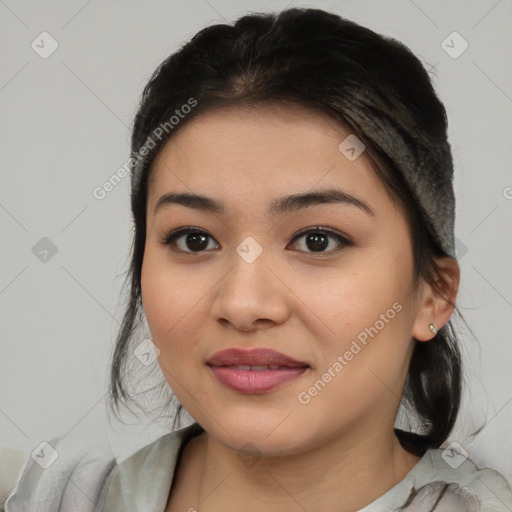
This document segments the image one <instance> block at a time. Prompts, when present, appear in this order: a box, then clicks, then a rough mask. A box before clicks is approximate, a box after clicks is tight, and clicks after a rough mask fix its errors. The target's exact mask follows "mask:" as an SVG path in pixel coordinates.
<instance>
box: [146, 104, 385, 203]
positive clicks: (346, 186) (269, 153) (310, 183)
mask: <svg viewBox="0 0 512 512" xmlns="http://www.w3.org/2000/svg"><path fill="white" fill-rule="evenodd" d="M350 135H351V132H350V130H349V129H348V128H347V127H345V126H343V125H341V124H340V123H338V122H336V121H335V120H334V119H332V118H330V117H329V116H327V115H326V114H322V113H320V112H316V111H313V110H310V109H307V108H302V107H296V106H294V107H289V106H286V107H285V106H275V105H272V106H261V105H259V106H258V107H243V108H242V107H222V108H220V109H216V110H212V111H209V112H206V113H202V114H200V115H199V116H197V117H196V118H194V119H192V120H190V121H189V122H187V123H186V124H185V125H184V126H183V127H182V128H180V130H178V131H177V132H176V134H175V135H173V137H172V138H171V139H170V140H169V141H168V142H167V143H166V144H165V146H164V147H163V148H162V149H161V150H160V152H159V154H158V155H157V157H156V158H155V161H154V163H153V166H152V175H151V181H150V187H149V198H148V207H150V208H151V205H154V204H155V203H156V201H157V200H158V198H159V197H160V196H161V195H162V194H165V193H167V192H169V191H170V190H172V191H180V192H193V193H198V194H204V195H210V196H217V197H219V198H222V199H223V200H224V201H225V202H226V203H230V202H232V203H236V201H237V199H238V200H239V201H241V202H242V203H245V204H247V203H251V202H255V203H256V202H260V201H264V202H269V200H270V199H271V198H274V197H277V196H281V195H285V194H288V193H297V192H304V191H308V190H311V189H314V188H334V187H337V188H340V187H342V188H343V190H344V191H346V192H347V193H352V194H354V195H360V196H361V195H364V196H366V197H372V201H373V202H374V203H375V201H378V200H379V196H380V195H382V194H384V195H385V191H384V189H383V185H382V184H381V183H380V181H379V180H378V178H377V176H376V174H375V171H374V170H373V168H372V166H371V163H370V161H369V160H368V159H367V158H366V156H365V154H364V152H363V153H362V154H361V156H359V157H358V158H356V159H355V160H349V159H348V158H347V156H345V153H343V151H340V148H339V146H340V144H341V143H343V141H344V140H345V139H346V138H347V137H348V136H350Z"/></svg>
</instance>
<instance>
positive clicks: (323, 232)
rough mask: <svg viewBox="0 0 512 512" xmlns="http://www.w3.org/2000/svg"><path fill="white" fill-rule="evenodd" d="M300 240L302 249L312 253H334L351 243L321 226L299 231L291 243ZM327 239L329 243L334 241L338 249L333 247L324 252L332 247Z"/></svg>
mask: <svg viewBox="0 0 512 512" xmlns="http://www.w3.org/2000/svg"><path fill="white" fill-rule="evenodd" d="M301 238H304V241H303V247H304V246H305V247H306V248H307V249H309V250H310V251H311V252H312V253H321V254H326V253H336V252H339V251H341V250H342V249H343V248H344V247H347V246H350V245H352V242H351V241H350V240H349V239H348V238H346V237H345V236H343V235H342V234H340V233H337V232H336V231H332V230H331V229H328V228H323V227H322V226H316V227H315V228H305V229H302V230H300V231H299V233H298V234H297V235H296V236H295V237H294V238H293V240H292V243H293V242H295V241H296V240H299V239H301ZM329 239H330V240H331V241H332V240H335V241H336V242H337V243H338V248H336V247H335V248H331V249H330V250H328V251H326V250H325V249H327V248H328V247H330V246H332V245H333V244H331V243H330V240H329ZM334 245H336V244H334ZM299 250H301V249H299ZM302 250H303V249H302ZM305 252H308V251H305Z"/></svg>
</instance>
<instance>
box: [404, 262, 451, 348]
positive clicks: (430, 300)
mask: <svg viewBox="0 0 512 512" xmlns="http://www.w3.org/2000/svg"><path fill="white" fill-rule="evenodd" d="M435 261H436V264H437V266H438V268H439V274H440V276H437V278H436V282H435V283H434V284H430V283H427V282H426V281H422V283H421V288H420V297H419V302H418V309H417V312H416V317H415V320H414V326H413V331H412V335H413V337H414V338H415V339H417V340H418V341H429V340H431V339H432V338H433V337H434V336H435V334H434V333H433V332H431V331H430V324H434V326H435V328H436V329H437V330H438V331H439V329H441V327H443V325H445V324H446V323H447V322H448V320H449V319H450V316H451V315H452V312H453V309H454V307H455V301H456V299H457V292H458V290H459V283H460V267H459V264H458V262H457V260H455V259H453V258H450V257H448V256H446V257H442V258H436V260H435Z"/></svg>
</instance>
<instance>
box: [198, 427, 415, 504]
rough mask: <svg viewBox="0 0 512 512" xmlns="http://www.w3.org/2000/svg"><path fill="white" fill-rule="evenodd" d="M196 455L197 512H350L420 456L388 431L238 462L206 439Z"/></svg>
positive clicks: (349, 436)
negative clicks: (286, 454) (281, 454)
mask: <svg viewBox="0 0 512 512" xmlns="http://www.w3.org/2000/svg"><path fill="white" fill-rule="evenodd" d="M197 441H198V443H197V449H198V451H199V452H200V453H201V456H200V457H199V458H198V459H199V460H200V461H201V462H200V463H199V464H201V467H200V473H201V475H202V477H201V479H200V483H199V484H198V485H197V488H196V493H195V495H196V497H198V499H196V504H195V507H196V508H197V509H198V510H204V511H208V512H210V511H212V512H214V511H217V510H223V511H225V512H230V511H235V510H237V511H238V510H241V509H247V504H248V503H250V504H251V510H266V511H269V512H273V511H281V510H288V509H293V508H294V507H295V508H297V510H299V508H300V507H302V508H303V509H305V510H322V511H323V512H331V511H332V512H334V511H336V512H349V511H350V512H351V511H355V510H359V509H361V508H363V507H364V506H366V505H368V504H369V503H371V502H372V501H374V500H375V499H377V498H378V497H379V496H381V495H382V494H384V493H385V492H386V491H387V490H389V489H390V488H392V487H393V486H394V485H396V484H397V483H398V482H399V481H400V480H402V479H403V478H404V477H405V476H406V474H407V473H408V472H409V471H410V470H411V469H412V467H414V465H415V464H416V463H417V462H418V460H419V457H417V456H414V455H412V454H410V453H408V452H407V451H405V450H404V449H403V448H402V447H401V445H400V443H399V442H398V440H397V439H396V437H395V435H394V433H393V431H392V429H390V431H389V433H382V432H381V433H380V434H379V433H378V432H376V431H375V428H367V429H361V428H360V429H358V430H357V433H347V434H346V435H338V436H336V437H334V438H333V439H330V440H328V441H327V442H324V443H323V444H322V445H320V446H317V447H315V448H313V449H310V450H308V451H304V452H301V453H297V454H293V455H288V456H280V457H275V456H274V457H266V456H262V457H260V458H255V459H252V460H251V459H245V458H240V456H239V455H238V454H237V452H236V451H234V450H231V449H229V448H227V447H225V446H224V445H221V444H220V443H219V442H218V441H216V440H215V439H214V438H213V437H211V436H210V435H209V434H207V433H204V434H202V435H201V436H199V439H198V440H197Z"/></svg>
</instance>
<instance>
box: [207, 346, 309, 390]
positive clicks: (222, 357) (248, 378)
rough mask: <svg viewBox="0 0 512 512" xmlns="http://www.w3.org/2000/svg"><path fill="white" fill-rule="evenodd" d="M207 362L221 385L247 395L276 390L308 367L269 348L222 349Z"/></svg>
mask: <svg viewBox="0 0 512 512" xmlns="http://www.w3.org/2000/svg"><path fill="white" fill-rule="evenodd" d="M206 364H207V365H208V366H209V367H210V369H211V371H212V373H213V375H214V376H215V377H216V378H217V380H218V381H219V382H220V383H221V384H223V385H224V386H226V387H228V388H230V389H232V390H234V391H238V392H241V393H247V394H255V393H264V392H268V391H271V390H274V389H277V388H278V387H281V386H282V385H283V384H285V383H287V382H289V381H291V380H294V379H296V378H298V377H300V376H302V375H303V374H304V373H305V372H307V371H308V370H309V369H310V366H309V364H307V363H306V362H302V361H298V360H296V359H293V358H291V357H289V356H286V355H285V354H281V353H280V352H276V351H275V350H271V349H252V350H242V349H237V348H233V349H227V350H222V351H220V352H217V353H215V354H214V355H213V356H212V357H211V358H210V359H208V361H207V363H206Z"/></svg>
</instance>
